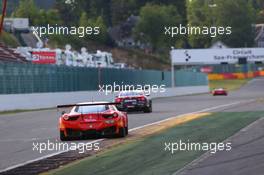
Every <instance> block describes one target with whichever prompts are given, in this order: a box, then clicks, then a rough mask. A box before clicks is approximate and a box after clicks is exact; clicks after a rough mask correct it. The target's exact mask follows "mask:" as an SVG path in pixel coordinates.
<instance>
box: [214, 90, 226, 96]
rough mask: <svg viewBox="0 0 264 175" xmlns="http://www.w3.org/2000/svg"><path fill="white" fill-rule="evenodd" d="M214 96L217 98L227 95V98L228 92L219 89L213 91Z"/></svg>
mask: <svg viewBox="0 0 264 175" xmlns="http://www.w3.org/2000/svg"><path fill="white" fill-rule="evenodd" d="M212 94H213V96H217V95H225V96H227V95H228V92H227V90H226V89H224V88H218V89H214V90H213V91H212Z"/></svg>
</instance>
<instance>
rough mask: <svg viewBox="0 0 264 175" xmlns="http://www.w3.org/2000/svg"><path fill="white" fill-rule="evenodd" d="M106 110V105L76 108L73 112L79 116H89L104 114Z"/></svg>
mask: <svg viewBox="0 0 264 175" xmlns="http://www.w3.org/2000/svg"><path fill="white" fill-rule="evenodd" d="M108 109H109V107H108V105H96V106H76V107H75V110H74V111H75V112H78V113H81V114H89V113H97V112H104V111H106V110H108Z"/></svg>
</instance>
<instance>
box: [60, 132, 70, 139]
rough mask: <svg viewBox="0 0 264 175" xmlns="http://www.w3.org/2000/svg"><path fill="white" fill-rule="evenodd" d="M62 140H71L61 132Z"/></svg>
mask: <svg viewBox="0 0 264 175" xmlns="http://www.w3.org/2000/svg"><path fill="white" fill-rule="evenodd" d="M60 140H61V141H68V140H69V138H68V137H66V136H65V134H64V132H63V131H60Z"/></svg>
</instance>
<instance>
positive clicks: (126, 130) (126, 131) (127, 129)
mask: <svg viewBox="0 0 264 175" xmlns="http://www.w3.org/2000/svg"><path fill="white" fill-rule="evenodd" d="M126 135H128V127H126Z"/></svg>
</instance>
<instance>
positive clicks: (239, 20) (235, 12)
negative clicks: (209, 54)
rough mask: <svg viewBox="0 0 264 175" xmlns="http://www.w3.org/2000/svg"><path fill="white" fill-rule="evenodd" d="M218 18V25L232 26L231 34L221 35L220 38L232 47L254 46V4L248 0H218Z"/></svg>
mask: <svg viewBox="0 0 264 175" xmlns="http://www.w3.org/2000/svg"><path fill="white" fill-rule="evenodd" d="M216 3H217V8H216V12H215V13H216V15H217V16H216V19H217V25H218V26H231V27H232V34H231V35H228V36H227V35H221V36H219V37H218V39H219V40H221V41H223V42H224V43H226V44H227V45H229V46H231V47H244V46H253V44H254V33H253V28H252V24H255V14H254V9H253V7H252V4H250V3H248V2H247V1H246V0H233V1H225V0H217V1H216Z"/></svg>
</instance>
